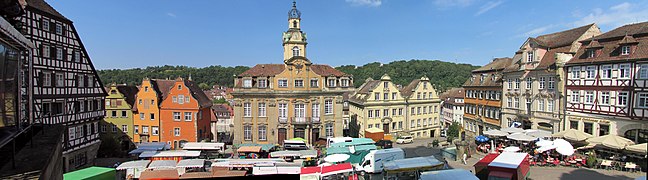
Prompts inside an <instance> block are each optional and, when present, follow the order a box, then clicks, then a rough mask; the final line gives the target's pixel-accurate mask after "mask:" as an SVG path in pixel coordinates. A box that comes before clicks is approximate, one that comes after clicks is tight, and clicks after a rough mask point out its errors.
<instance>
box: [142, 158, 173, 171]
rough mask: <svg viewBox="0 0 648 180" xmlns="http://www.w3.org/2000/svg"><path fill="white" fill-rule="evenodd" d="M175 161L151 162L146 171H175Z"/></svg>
mask: <svg viewBox="0 0 648 180" xmlns="http://www.w3.org/2000/svg"><path fill="white" fill-rule="evenodd" d="M175 168H176V161H175V160H157V161H153V162H151V164H149V166H148V168H147V169H175Z"/></svg>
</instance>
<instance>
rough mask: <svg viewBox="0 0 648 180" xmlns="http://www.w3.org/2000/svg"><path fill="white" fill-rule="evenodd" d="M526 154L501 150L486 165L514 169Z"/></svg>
mask: <svg viewBox="0 0 648 180" xmlns="http://www.w3.org/2000/svg"><path fill="white" fill-rule="evenodd" d="M528 155H529V154H527V153H515V152H503V153H502V154H500V155H499V156H497V158H495V159H493V161H492V162H491V163H490V164H488V166H493V167H502V168H510V169H516V168H517V167H518V166H519V165H520V164H521V163H522V161H524V159H525V158H526V157H527V156H528Z"/></svg>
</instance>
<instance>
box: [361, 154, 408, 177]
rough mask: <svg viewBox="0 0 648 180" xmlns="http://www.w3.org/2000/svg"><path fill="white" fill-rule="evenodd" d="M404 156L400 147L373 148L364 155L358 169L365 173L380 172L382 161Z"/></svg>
mask: <svg viewBox="0 0 648 180" xmlns="http://www.w3.org/2000/svg"><path fill="white" fill-rule="evenodd" d="M403 158H405V151H403V149H401V148H390V149H381V150H373V151H371V152H369V154H367V155H366V156H365V157H364V160H363V161H362V163H360V165H359V166H358V167H356V168H357V169H358V171H364V172H367V173H380V172H382V170H383V163H384V162H387V161H393V160H397V159H403Z"/></svg>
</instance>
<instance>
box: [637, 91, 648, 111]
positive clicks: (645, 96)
mask: <svg viewBox="0 0 648 180" xmlns="http://www.w3.org/2000/svg"><path fill="white" fill-rule="evenodd" d="M636 107H637V108H648V93H637V106H636Z"/></svg>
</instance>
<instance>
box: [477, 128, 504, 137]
mask: <svg viewBox="0 0 648 180" xmlns="http://www.w3.org/2000/svg"><path fill="white" fill-rule="evenodd" d="M483 134H484V135H486V136H495V137H501V136H507V135H509V133H507V132H504V131H500V130H497V129H491V130H488V131H484V132H483Z"/></svg>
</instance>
